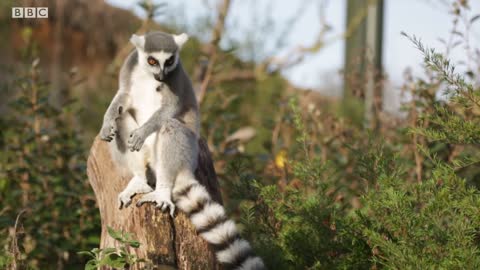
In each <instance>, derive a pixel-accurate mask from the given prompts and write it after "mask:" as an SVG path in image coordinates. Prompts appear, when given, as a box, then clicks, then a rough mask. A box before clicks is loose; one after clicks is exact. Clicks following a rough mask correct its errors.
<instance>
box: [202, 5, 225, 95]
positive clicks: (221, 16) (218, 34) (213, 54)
mask: <svg viewBox="0 0 480 270" xmlns="http://www.w3.org/2000/svg"><path fill="white" fill-rule="evenodd" d="M230 3H231V1H230V0H223V3H222V5H221V6H220V10H219V13H218V19H217V23H216V25H215V28H214V29H213V33H212V39H211V41H210V44H209V52H208V56H207V57H208V58H209V61H208V66H207V69H206V71H205V76H204V77H203V80H202V83H201V85H200V91H199V94H198V102H199V103H201V102H202V100H203V98H204V97H205V94H206V92H207V88H208V85H209V84H210V81H211V80H212V75H213V68H214V66H215V62H216V60H217V56H218V48H219V43H220V40H221V38H222V35H223V32H224V29H225V18H226V17H227V14H228V10H229V7H230Z"/></svg>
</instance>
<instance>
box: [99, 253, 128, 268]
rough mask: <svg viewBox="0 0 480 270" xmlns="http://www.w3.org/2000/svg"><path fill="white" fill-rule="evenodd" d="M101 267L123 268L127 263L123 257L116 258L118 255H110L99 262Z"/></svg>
mask: <svg viewBox="0 0 480 270" xmlns="http://www.w3.org/2000/svg"><path fill="white" fill-rule="evenodd" d="M100 264H101V265H106V266H111V267H114V268H124V267H125V265H126V264H127V261H126V260H125V258H124V257H121V256H118V254H115V253H112V254H110V255H108V256H105V257H104V258H103V259H102V260H101V261H100Z"/></svg>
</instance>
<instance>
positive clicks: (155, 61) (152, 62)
mask: <svg viewBox="0 0 480 270" xmlns="http://www.w3.org/2000/svg"><path fill="white" fill-rule="evenodd" d="M147 61H148V64H149V65H151V66H156V65H158V61H157V59H155V58H153V57H151V56H149V57H148V59H147Z"/></svg>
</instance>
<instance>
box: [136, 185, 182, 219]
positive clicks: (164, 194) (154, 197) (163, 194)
mask: <svg viewBox="0 0 480 270" xmlns="http://www.w3.org/2000/svg"><path fill="white" fill-rule="evenodd" d="M171 196H172V189H171V188H168V187H160V188H157V189H155V191H152V192H150V193H147V194H145V195H143V197H142V198H141V199H140V200H138V202H137V207H140V206H142V204H144V203H146V202H154V203H156V204H157V206H156V208H159V209H161V210H162V211H163V212H165V210H167V209H168V208H170V215H171V216H172V217H173V213H174V212H175V204H173V202H172V200H171Z"/></svg>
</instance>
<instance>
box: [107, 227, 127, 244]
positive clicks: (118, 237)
mask: <svg viewBox="0 0 480 270" xmlns="http://www.w3.org/2000/svg"><path fill="white" fill-rule="evenodd" d="M107 232H108V234H109V235H110V236H111V237H112V238H113V239H115V240H117V241H120V242H122V243H123V237H122V234H121V232H117V231H115V230H114V229H113V228H112V227H110V226H107Z"/></svg>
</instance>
